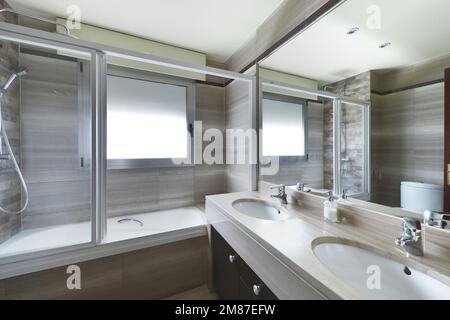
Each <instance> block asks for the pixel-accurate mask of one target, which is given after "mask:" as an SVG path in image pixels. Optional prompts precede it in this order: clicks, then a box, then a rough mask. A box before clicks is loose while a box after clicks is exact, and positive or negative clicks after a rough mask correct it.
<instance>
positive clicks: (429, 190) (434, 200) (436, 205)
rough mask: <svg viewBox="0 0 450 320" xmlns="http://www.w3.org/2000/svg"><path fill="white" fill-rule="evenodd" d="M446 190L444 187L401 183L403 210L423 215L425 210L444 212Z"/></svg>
mask: <svg viewBox="0 0 450 320" xmlns="http://www.w3.org/2000/svg"><path fill="white" fill-rule="evenodd" d="M443 202H444V188H443V187H442V186H438V185H434V184H428V183H419V182H407V181H405V182H402V183H401V207H402V209H405V210H408V211H412V212H416V213H419V214H423V212H424V211H425V210H435V211H443Z"/></svg>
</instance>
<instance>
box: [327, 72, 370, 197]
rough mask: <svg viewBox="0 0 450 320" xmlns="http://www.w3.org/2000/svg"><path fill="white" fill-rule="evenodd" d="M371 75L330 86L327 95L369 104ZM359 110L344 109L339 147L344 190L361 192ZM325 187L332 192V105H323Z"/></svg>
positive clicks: (368, 73)
mask: <svg viewBox="0 0 450 320" xmlns="http://www.w3.org/2000/svg"><path fill="white" fill-rule="evenodd" d="M370 88H371V87H370V72H365V73H362V74H359V75H356V76H354V77H351V78H348V79H345V80H342V81H339V82H336V83H333V84H329V85H327V86H326V88H325V89H326V91H328V92H333V93H336V94H339V95H343V96H346V97H350V98H354V99H357V100H361V101H367V102H370ZM362 115H363V114H362V109H361V108H359V107H352V106H349V105H343V107H342V113H341V118H342V119H341V127H342V128H343V129H345V130H343V131H342V132H341V143H343V146H345V152H346V154H343V155H342V157H343V158H348V159H349V160H350V161H347V162H346V163H344V164H343V166H345V167H343V169H344V170H345V172H344V173H345V177H343V179H342V182H343V188H344V189H346V190H348V191H349V192H352V190H354V189H355V191H356V190H361V181H362V177H363V176H364V167H363V162H362V160H363V150H362V145H361V144H362V142H363V139H362V138H361V135H362V132H361V131H362V127H361V123H362V122H361V121H362ZM323 119H324V124H323V126H324V140H323V146H324V164H323V166H324V187H325V188H327V189H333V172H334V171H333V170H334V169H333V102H332V101H331V100H325V101H324V117H323Z"/></svg>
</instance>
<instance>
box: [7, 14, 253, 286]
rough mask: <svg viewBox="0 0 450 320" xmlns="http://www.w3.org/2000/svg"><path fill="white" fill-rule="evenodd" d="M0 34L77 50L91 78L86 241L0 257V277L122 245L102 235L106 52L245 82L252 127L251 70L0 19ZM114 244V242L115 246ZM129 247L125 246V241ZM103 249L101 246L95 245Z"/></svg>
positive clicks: (250, 174)
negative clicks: (118, 45) (214, 65)
mask: <svg viewBox="0 0 450 320" xmlns="http://www.w3.org/2000/svg"><path fill="white" fill-rule="evenodd" d="M0 39H2V40H6V41H13V42H16V43H18V44H28V45H32V46H36V47H39V48H43V49H53V50H59V51H63V52H65V53H67V54H71V53H73V54H78V55H80V53H82V54H83V55H85V57H86V58H87V59H89V60H90V61H91V63H90V76H91V79H92V80H93V81H91V88H90V89H91V123H92V126H91V127H92V129H91V137H92V141H91V143H92V148H91V152H92V164H91V165H92V168H91V181H92V185H91V186H92V187H91V189H92V195H91V197H92V213H91V241H90V242H89V243H86V244H80V245H74V246H70V247H60V248H56V249H49V250H42V251H37V252H32V253H24V254H20V255H15V256H11V257H4V258H1V259H0V270H1V271H0V279H2V278H6V277H11V276H15V275H20V274H24V273H29V272H35V271H39V270H43V269H47V268H52V267H57V266H61V265H65V264H67V263H71V261H73V259H75V258H77V259H78V260H80V259H81V261H82V260H83V259H84V260H86V259H93V258H97V257H102V256H105V255H107V253H105V252H111V250H114V249H115V248H116V252H117V251H120V250H123V248H124V247H125V245H124V244H119V243H118V244H105V243H104V238H105V235H106V220H107V217H106V165H107V159H106V94H107V93H106V78H107V57H118V58H124V59H128V60H132V61H136V62H143V63H148V64H153V65H158V66H164V67H169V68H173V69H178V70H184V71H191V72H196V73H201V74H204V75H210V76H218V77H222V78H226V79H229V80H238V81H243V82H244V83H246V84H247V85H248V90H249V100H250V101H249V105H250V106H251V110H250V112H251V115H252V116H251V117H250V120H249V122H250V123H249V127H250V128H255V126H256V99H255V97H256V78H255V77H254V76H251V75H246V74H240V73H235V72H231V71H227V70H222V69H218V68H212V67H207V66H200V65H195V64H189V63H183V62H179V61H175V60H171V59H166V58H162V57H158V56H154V55H151V54H146V53H140V52H135V51H131V50H127V49H123V48H115V47H111V46H106V45H101V44H98V43H93V42H88V41H83V40H80V39H76V38H72V37H69V36H67V35H63V34H57V33H49V32H45V31H41V30H36V29H31V28H28V27H22V26H18V25H12V24H8V23H5V22H0ZM248 177H249V185H250V186H251V189H252V190H255V189H256V180H257V175H256V165H254V164H252V165H250V166H249V169H248ZM115 246H117V247H115ZM127 246H128V247H129V246H130V245H129V244H127ZM100 248H103V249H100ZM133 248H142V240H139V239H138V240H136V244H135V246H133Z"/></svg>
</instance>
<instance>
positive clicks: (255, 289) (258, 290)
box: [253, 284, 262, 296]
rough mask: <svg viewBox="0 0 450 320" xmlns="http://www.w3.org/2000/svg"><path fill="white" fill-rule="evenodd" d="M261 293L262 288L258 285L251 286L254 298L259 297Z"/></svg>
mask: <svg viewBox="0 0 450 320" xmlns="http://www.w3.org/2000/svg"><path fill="white" fill-rule="evenodd" d="M261 291H262V287H261V286H260V285H257V284H255V285H253V293H254V294H255V296H259V295H260V294H261Z"/></svg>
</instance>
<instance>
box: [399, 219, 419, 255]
mask: <svg viewBox="0 0 450 320" xmlns="http://www.w3.org/2000/svg"><path fill="white" fill-rule="evenodd" d="M402 228H403V232H402V235H401V236H400V238H397V239H395V245H397V246H399V247H402V248H405V251H406V252H407V253H409V254H411V255H413V256H419V257H420V256H423V242H422V225H421V223H420V220H418V219H414V218H409V217H405V218H403V225H402Z"/></svg>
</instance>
